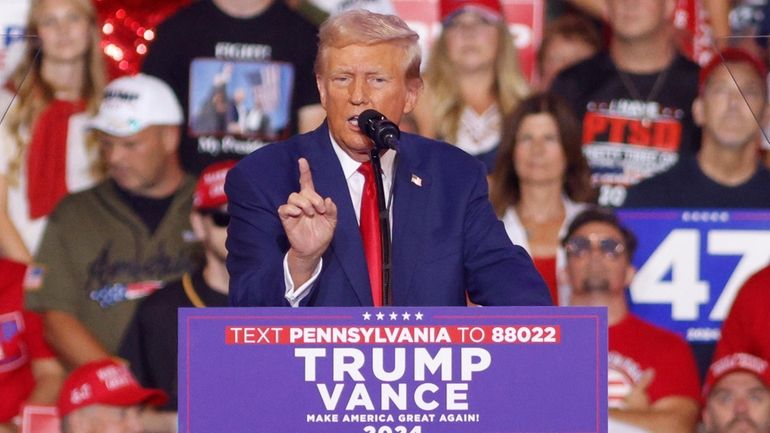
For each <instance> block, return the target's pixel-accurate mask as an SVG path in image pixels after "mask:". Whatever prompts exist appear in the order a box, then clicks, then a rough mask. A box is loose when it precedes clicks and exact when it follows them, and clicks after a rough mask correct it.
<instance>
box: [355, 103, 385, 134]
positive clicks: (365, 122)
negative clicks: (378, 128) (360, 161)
mask: <svg viewBox="0 0 770 433" xmlns="http://www.w3.org/2000/svg"><path fill="white" fill-rule="evenodd" d="M384 118H385V116H383V115H382V113H380V112H379V111H377V110H372V109H369V110H365V111H364V112H362V113H361V114H359V115H358V128H359V129H361V131H364V133H365V134H366V135H368V136H369V137H372V136H373V135H374V125H375V124H376V123H377V121H378V120H382V119H384Z"/></svg>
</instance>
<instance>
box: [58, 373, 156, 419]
mask: <svg viewBox="0 0 770 433" xmlns="http://www.w3.org/2000/svg"><path fill="white" fill-rule="evenodd" d="M166 401H168V396H167V395H166V393H165V392H163V391H161V390H159V389H148V388H142V386H141V385H139V382H137V381H136V379H135V378H134V376H133V375H132V374H131V371H129V370H128V367H127V366H126V365H125V364H122V363H120V362H118V361H116V360H115V359H112V358H109V359H104V360H101V361H94V362H90V363H88V364H84V365H82V366H80V367H78V368H77V369H76V370H75V371H73V372H72V373H71V374H70V375H69V377H67V380H65V381H64V385H62V390H61V394H60V395H59V402H58V404H57V407H58V408H59V415H60V416H62V417H63V416H66V415H67V414H69V413H71V412H73V411H75V410H78V409H80V408H82V407H86V406H91V405H93V404H103V405H109V406H122V407H127V406H136V405H143V404H149V405H152V406H162V405H164V404H165V403H166Z"/></svg>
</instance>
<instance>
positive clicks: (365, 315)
mask: <svg viewBox="0 0 770 433" xmlns="http://www.w3.org/2000/svg"><path fill="white" fill-rule="evenodd" d="M362 316H363V317H364V320H369V319H371V318H372V315H371V314H369V312H368V311H367V312H366V313H364V314H362Z"/></svg>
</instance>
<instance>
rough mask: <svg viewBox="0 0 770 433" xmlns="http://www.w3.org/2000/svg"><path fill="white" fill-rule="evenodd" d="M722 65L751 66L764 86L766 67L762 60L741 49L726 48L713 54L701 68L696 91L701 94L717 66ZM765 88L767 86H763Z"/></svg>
mask: <svg viewBox="0 0 770 433" xmlns="http://www.w3.org/2000/svg"><path fill="white" fill-rule="evenodd" d="M723 63H746V64H747V65H749V66H751V67H752V69H754V71H756V73H757V75H759V76H760V77H762V83H763V84H765V80H766V79H767V67H766V66H765V64H764V63H762V60H760V59H758V58H757V57H756V56H754V55H753V54H751V53H749V52H748V51H746V50H743V49H741V48H726V49H724V50H722V51H720V52H719V53H716V54H714V57H712V58H711V60H710V61H709V62H708V63H707V64H706V66H704V67H703V68H701V70H700V76H699V77H698V91H699V92H701V93H703V89H704V88H705V87H706V81H708V79H709V78H710V77H711V74H713V73H714V70H715V69H716V68H717V66H719V65H721V64H723ZM765 87H767V86H765Z"/></svg>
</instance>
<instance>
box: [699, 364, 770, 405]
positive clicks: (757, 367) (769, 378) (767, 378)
mask: <svg viewBox="0 0 770 433" xmlns="http://www.w3.org/2000/svg"><path fill="white" fill-rule="evenodd" d="M736 371H746V372H749V373H752V374H754V375H755V376H757V378H758V379H759V380H761V381H762V383H763V384H765V386H766V387H768V388H770V369H768V363H767V361H766V360H764V359H762V358H760V357H758V356H754V355H752V354H750V353H742V352H738V353H731V354H729V355H725V356H723V357H721V358H719V359H718V360H716V361H714V363H713V364H711V367H709V371H708V373H706V382H705V385H704V386H703V398H704V400H705V399H707V398H708V396H709V394H710V393H711V390H712V389H713V388H714V385H716V384H717V383H718V382H719V381H720V380H722V378H723V377H725V376H727V375H728V374H730V373H734V372H736Z"/></svg>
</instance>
